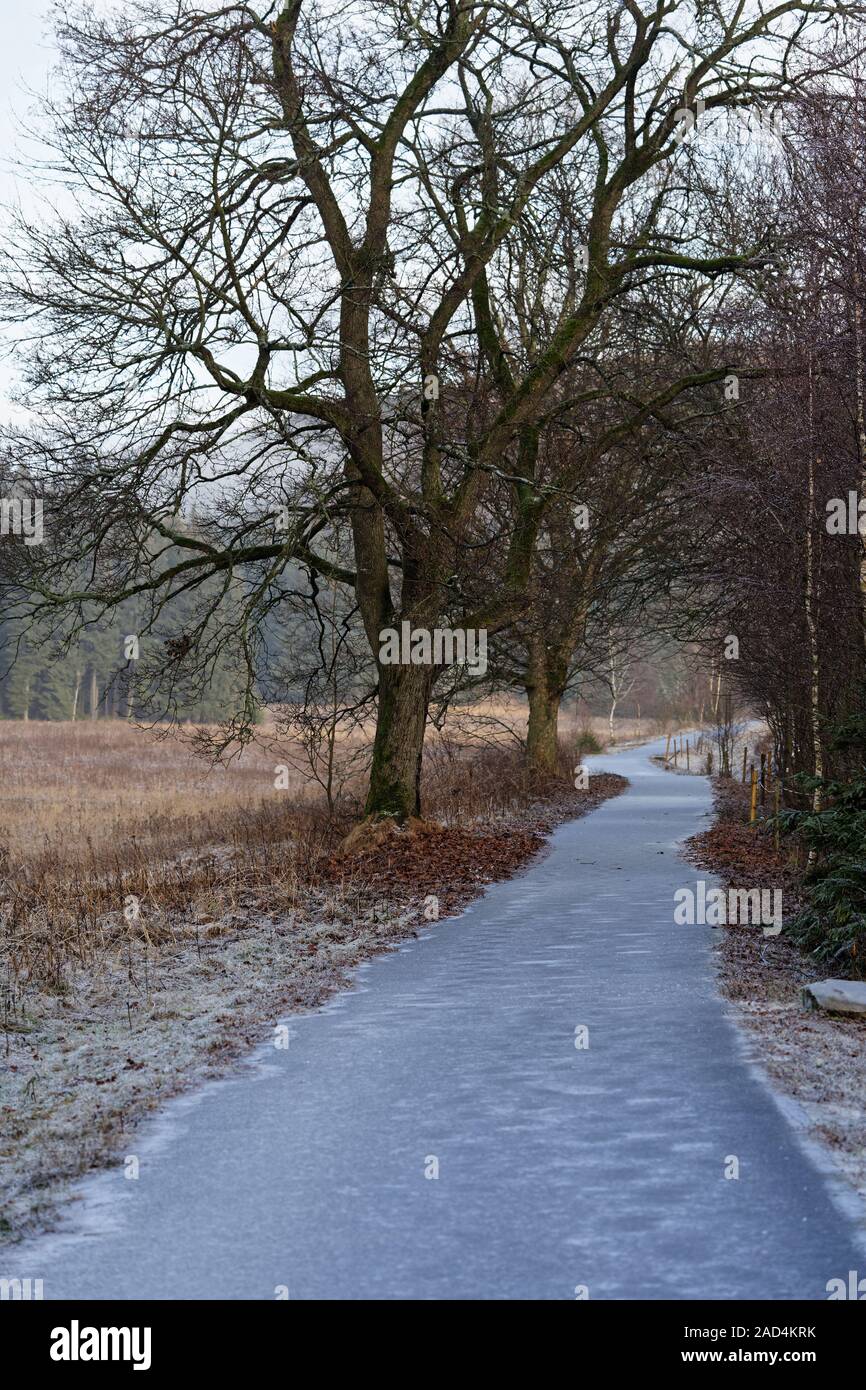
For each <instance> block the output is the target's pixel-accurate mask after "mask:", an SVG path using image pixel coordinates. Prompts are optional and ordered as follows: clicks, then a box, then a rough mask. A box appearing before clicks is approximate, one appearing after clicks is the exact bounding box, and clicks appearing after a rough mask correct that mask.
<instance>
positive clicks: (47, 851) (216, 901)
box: [0, 721, 625, 1238]
mask: <svg viewBox="0 0 866 1390" xmlns="http://www.w3.org/2000/svg"><path fill="white" fill-rule="evenodd" d="M274 755H275V748H274V746H273V745H272V744H271V745H269V746H268V747H267V749H262V748H248V749H246V750H245V752H244V754H243V756H242V757H241V758H240V759H239V760H238V761H237V762H235V763H233V764H230V765H229V766H228V767H226V768H219V767H218V768H214V769H208V768H207V767H206V766H203V765H202V764H201V762H199V761H197V760H196V759H194V758H193V757H192V756H191V754H190V753H189V751H188V749H187V748H186V747H185V746H184V745H183V744H181V743H178V742H177V741H176V740H173V739H158V738H155V737H154V736H153V735H151V734H148V733H147V732H146V731H142V730H137V729H135V728H132V727H130V726H127V725H126V724H124V723H122V722H120V721H117V722H114V721H100V722H99V723H94V724H93V725H89V724H83V723H82V724H78V725H74V726H71V725H56V724H29V725H22V724H18V725H16V724H13V723H11V722H7V723H0V769H2V772H3V773H4V774H5V773H6V772H7V771H9V772H10V773H11V776H10V777H8V778H7V777H6V776H5V775H4V776H3V780H2V788H3V790H2V793H0V803H2V809H3V812H4V815H3V821H2V824H3V831H2V861H0V863H2V867H0V986H2V999H3V1013H2V1020H0V1022H2V1031H0V1048H2V1056H0V1173H2V1183H0V1186H2V1189H3V1191H4V1211H3V1213H2V1216H0V1235H6V1236H7V1237H9V1236H11V1237H13V1238H14V1237H15V1236H17V1235H19V1234H22V1233H24V1232H26V1231H28V1230H30V1229H33V1228H34V1227H36V1226H39V1225H45V1224H46V1223H48V1222H49V1221H50V1220H51V1219H52V1213H53V1212H54V1210H55V1205H56V1202H57V1201H58V1198H59V1197H60V1196H61V1195H62V1193H63V1192H64V1191H65V1187H66V1184H67V1183H68V1182H69V1180H71V1179H72V1178H74V1177H76V1176H77V1175H79V1174H81V1173H83V1172H85V1171H86V1170H87V1169H88V1168H91V1167H93V1166H95V1165H98V1164H103V1163H105V1162H107V1161H109V1160H110V1159H111V1157H112V1156H113V1155H117V1154H118V1153H119V1152H120V1151H121V1145H124V1144H128V1143H129V1141H130V1137H131V1134H132V1132H133V1130H134V1126H135V1124H136V1123H137V1122H138V1121H139V1120H140V1119H141V1118H142V1117H143V1116H144V1115H146V1114H147V1113H148V1112H149V1111H151V1110H152V1109H153V1108H154V1107H155V1106H157V1105H158V1104H160V1103H161V1102H162V1101H163V1100H164V1099H165V1098H166V1097H167V1096H170V1095H172V1094H174V1093H175V1092H177V1091H178V1090H180V1089H183V1088H184V1087H186V1086H188V1085H190V1084H193V1083H194V1082H196V1081H200V1080H202V1079H204V1078H206V1077H209V1076H213V1075H218V1074H220V1073H221V1072H223V1071H225V1069H226V1068H227V1067H228V1066H230V1065H231V1064H232V1062H233V1061H234V1060H235V1059H237V1058H239V1057H241V1056H243V1055H244V1054H245V1053H247V1052H248V1051H249V1050H250V1048H251V1047H252V1046H253V1045H254V1044H255V1043H256V1042H261V1041H262V1040H263V1039H264V1038H266V1037H267V1036H268V1031H269V1030H270V1029H273V1027H274V1024H275V1023H276V1021H277V1019H278V1018H279V1017H281V1015H283V1014H285V1013H286V1012H288V1011H290V1010H293V1009H304V1008H310V1007H315V1006H316V1005H317V1004H319V1003H321V1001H322V1000H323V999H324V998H326V997H327V995H328V994H330V993H331V992H333V991H334V990H335V989H338V988H340V987H342V986H345V984H346V983H347V981H348V978H349V975H348V972H349V971H350V970H351V969H352V968H353V967H354V966H355V965H357V964H358V963H359V962H360V961H361V960H363V959H365V958H367V957H369V956H371V955H374V954H377V953H378V952H380V951H382V950H386V949H388V948H389V947H390V946H391V945H393V944H394V943H396V942H398V941H400V940H401V939H404V938H405V937H406V936H410V935H413V934H414V933H415V932H416V931H417V930H418V929H419V927H423V926H426V925H428V924H429V923H430V922H431V921H432V920H435V918H436V917H437V916H446V915H448V914H449V913H453V912H455V911H457V910H458V909H459V908H460V907H461V906H462V905H463V904H465V903H466V902H468V901H469V900H470V899H471V898H473V897H475V896H477V894H478V893H479V892H481V891H483V888H484V886H485V885H486V884H488V883H491V882H493V881H495V880H496V879H499V878H503V877H507V876H508V875H509V874H511V873H514V872H515V870H516V869H518V868H519V867H521V866H522V865H523V864H525V863H526V862H527V860H528V859H530V858H531V857H532V855H534V854H535V853H536V852H537V851H538V850H539V848H540V847H541V846H542V845H543V842H544V837H545V834H546V833H547V832H548V831H549V830H550V829H551V828H552V826H553V825H555V824H556V823H557V822H558V821H560V820H563V819H565V818H567V817H570V816H574V815H580V814H582V813H583V812H585V811H587V810H589V809H591V808H592V807H593V806H594V805H597V804H598V802H599V801H600V800H602V799H604V798H605V797H606V796H609V795H613V794H615V793H616V792H617V791H619V790H621V789H622V787H623V786H624V785H625V784H624V782H623V780H622V779H621V778H618V777H597V778H593V780H592V784H591V791H589V792H586V791H584V792H579V791H575V790H574V789H573V788H572V787H571V785H570V783H569V782H568V781H567V780H565V779H564V778H559V779H552V780H551V779H549V780H547V781H539V780H538V779H537V778H536V777H533V776H532V775H531V774H530V773H529V772H527V770H526V768H525V766H524V764H523V762H522V760H521V759H520V757H519V755H518V754H517V752H516V751H514V750H513V749H510V748H508V747H495V746H494V747H490V746H487V747H477V748H474V749H473V748H470V749H467V748H465V747H463V748H461V747H460V746H459V745H458V744H457V743H456V742H455V741H454V740H452V739H449V738H447V737H446V738H439V739H438V740H433V741H432V743H431V747H430V750H429V753H428V768H427V773H426V787H427V792H428V796H427V802H426V805H425V819H424V820H423V821H419V822H414V823H411V824H410V825H408V826H407V827H405V828H398V827H396V826H390V827H388V833H387V834H386V835H384V836H383V837H382V841H381V843H378V842H377V843H375V844H373V843H370V842H365V843H362V844H358V845H355V846H354V847H353V846H351V845H350V846H349V852H348V853H347V851H346V845H345V839H346V834H347V831H348V830H349V828H350V826H351V824H352V816H353V814H354V812H355V810H356V803H355V802H353V801H352V800H351V799H348V800H347V801H346V802H345V804H344V805H342V806H341V807H340V808H339V811H338V814H336V815H334V816H329V815H328V814H327V813H326V810H325V809H324V808H323V805H322V801H321V798H320V799H319V801H318V802H317V801H314V800H313V799H312V798H307V796H306V790H307V788H306V786H305V784H304V782H303V779H301V778H300V777H299V778H298V779H297V781H295V782H293V783H291V784H290V785H289V786H288V787H287V788H285V789H283V790H277V789H276V788H275V786H274V766H275V762H276V761H277V759H276V758H275V756H274ZM279 761H283V762H284V761H285V760H284V759H281V760H279ZM434 902H435V906H434Z"/></svg>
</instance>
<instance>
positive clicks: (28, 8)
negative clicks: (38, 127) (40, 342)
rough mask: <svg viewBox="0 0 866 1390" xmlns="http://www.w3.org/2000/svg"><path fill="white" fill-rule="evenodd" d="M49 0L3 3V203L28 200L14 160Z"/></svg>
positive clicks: (41, 76)
mask: <svg viewBox="0 0 866 1390" xmlns="http://www.w3.org/2000/svg"><path fill="white" fill-rule="evenodd" d="M49 8H50V7H49V0H0V34H2V41H0V205H2V207H3V209H4V210H5V209H6V208H7V207H8V206H9V204H10V203H14V202H16V201H17V200H18V199H20V200H21V201H22V202H26V200H27V183H26V178H25V179H22V176H21V173H20V171H15V170H14V169H13V168H12V167H11V166H12V161H13V159H14V155H15V148H16V144H18V145H19V148H20V141H19V137H18V127H17V123H16V117H18V118H19V119H20V118H21V117H25V116H26V115H27V111H28V109H29V108H30V107H31V106H32V105H33V101H32V98H31V97H30V96H28V88H30V89H34V90H35V91H37V92H38V91H44V90H45V84H46V79H47V75H48V72H49V70H50V68H51V63H52V53H51V43H50V38H49V31H48V25H47V22H46V16H47V15H48V12H49ZM22 152H23V151H22ZM13 381H14V373H13V368H12V365H11V364H10V362H9V361H8V360H7V359H6V358H5V357H0V397H2V399H0V419H2V418H3V417H8V414H9V402H8V396H9V391H10V389H11V387H12V383H13Z"/></svg>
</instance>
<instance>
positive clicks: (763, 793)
mask: <svg viewBox="0 0 866 1390" xmlns="http://www.w3.org/2000/svg"><path fill="white" fill-rule="evenodd" d="M766 799H767V755H766V753H762V754H761V805H762V806H763V805H764V803H765V801H766Z"/></svg>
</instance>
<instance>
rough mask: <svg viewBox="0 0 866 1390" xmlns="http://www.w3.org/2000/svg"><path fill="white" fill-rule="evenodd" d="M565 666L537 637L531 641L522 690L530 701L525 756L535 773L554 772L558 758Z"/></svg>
mask: <svg viewBox="0 0 866 1390" xmlns="http://www.w3.org/2000/svg"><path fill="white" fill-rule="evenodd" d="M566 673H567V664H566V667H565V669H563V667H562V662H561V661H560V660H558V659H557V657H556V656H554V655H553V654H552V653H551V652H550V651H549V650H547V649H546V648H545V645H544V643H543V642H541V641H540V640H539V641H537V642H534V643H532V645H531V648H530V658H529V662H528V664H527V673H526V682H525V689H526V695H527V698H528V700H529V726H528V728H527V731H526V758H527V762H528V763H529V766H530V767H531V768H533V769H534V771H536V772H544V773H551V772H555V771H556V766H557V761H558V757H559V707H560V705H561V704H562V697H563V695H564V693H565V686H566V678H565V677H566Z"/></svg>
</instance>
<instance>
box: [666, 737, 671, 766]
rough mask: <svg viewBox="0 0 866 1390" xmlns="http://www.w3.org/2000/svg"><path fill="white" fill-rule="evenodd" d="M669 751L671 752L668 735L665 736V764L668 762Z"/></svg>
mask: <svg viewBox="0 0 866 1390" xmlns="http://www.w3.org/2000/svg"><path fill="white" fill-rule="evenodd" d="M670 751H671V736H670V734H665V762H667V761H668V756H669V754H670Z"/></svg>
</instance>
